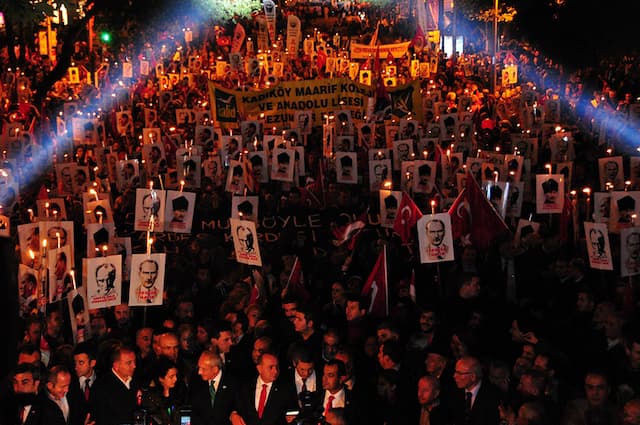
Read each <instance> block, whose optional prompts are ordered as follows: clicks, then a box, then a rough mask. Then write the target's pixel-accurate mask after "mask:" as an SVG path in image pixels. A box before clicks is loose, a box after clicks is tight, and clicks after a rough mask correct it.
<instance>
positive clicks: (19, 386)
mask: <svg viewBox="0 0 640 425" xmlns="http://www.w3.org/2000/svg"><path fill="white" fill-rule="evenodd" d="M39 384H40V381H36V380H34V379H33V375H32V374H31V373H30V372H24V373H17V374H16V376H14V377H13V392H14V393H16V394H35V393H36V392H38V386H39Z"/></svg>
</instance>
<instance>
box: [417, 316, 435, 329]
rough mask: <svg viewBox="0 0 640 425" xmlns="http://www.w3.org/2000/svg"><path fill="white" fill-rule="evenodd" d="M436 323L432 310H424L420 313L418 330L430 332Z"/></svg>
mask: <svg viewBox="0 0 640 425" xmlns="http://www.w3.org/2000/svg"><path fill="white" fill-rule="evenodd" d="M435 323H436V320H435V313H434V312H432V311H425V312H423V313H422V314H421V315H420V330H421V331H422V332H430V331H431V330H433V327H434V325H435Z"/></svg>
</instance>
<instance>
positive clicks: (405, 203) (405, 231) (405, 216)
mask: <svg viewBox="0 0 640 425" xmlns="http://www.w3.org/2000/svg"><path fill="white" fill-rule="evenodd" d="M422 215H423V214H422V211H420V208H418V206H417V205H416V204H415V202H413V199H411V197H410V196H409V195H408V194H407V192H402V200H401V201H400V207H399V208H398V214H397V215H396V219H395V221H394V222H393V231H394V232H396V233H397V234H398V235H399V236H400V239H402V243H404V244H407V243H409V240H410V239H411V229H413V227H414V226H415V225H416V223H417V222H418V220H419V219H420V217H422Z"/></svg>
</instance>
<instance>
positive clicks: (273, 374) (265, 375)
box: [257, 354, 280, 383]
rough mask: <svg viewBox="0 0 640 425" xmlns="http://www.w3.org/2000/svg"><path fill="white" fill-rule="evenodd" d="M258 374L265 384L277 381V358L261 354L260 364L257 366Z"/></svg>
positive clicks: (278, 370) (278, 373)
mask: <svg viewBox="0 0 640 425" xmlns="http://www.w3.org/2000/svg"><path fill="white" fill-rule="evenodd" d="M257 369H258V373H259V374H260V377H261V378H262V380H263V381H264V382H265V383H270V382H273V381H275V380H276V379H278V376H279V375H280V368H279V366H278V358H277V357H276V356H274V355H273V354H263V355H262V358H261V359H260V363H258V365H257Z"/></svg>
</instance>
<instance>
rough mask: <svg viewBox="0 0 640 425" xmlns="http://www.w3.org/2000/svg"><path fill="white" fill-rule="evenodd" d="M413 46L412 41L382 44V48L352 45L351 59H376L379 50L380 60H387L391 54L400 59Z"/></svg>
mask: <svg viewBox="0 0 640 425" xmlns="http://www.w3.org/2000/svg"><path fill="white" fill-rule="evenodd" d="M410 44H411V42H410V41H406V42H404V43H395V44H382V45H380V46H370V45H368V44H358V43H353V42H352V43H351V59H369V58H375V57H376V54H377V51H378V49H380V58H381V59H385V58H386V57H387V55H388V54H389V53H391V54H392V55H393V57H394V58H396V59H398V58H401V57H403V56H404V55H405V54H406V53H407V49H408V48H409V45H410Z"/></svg>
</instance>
